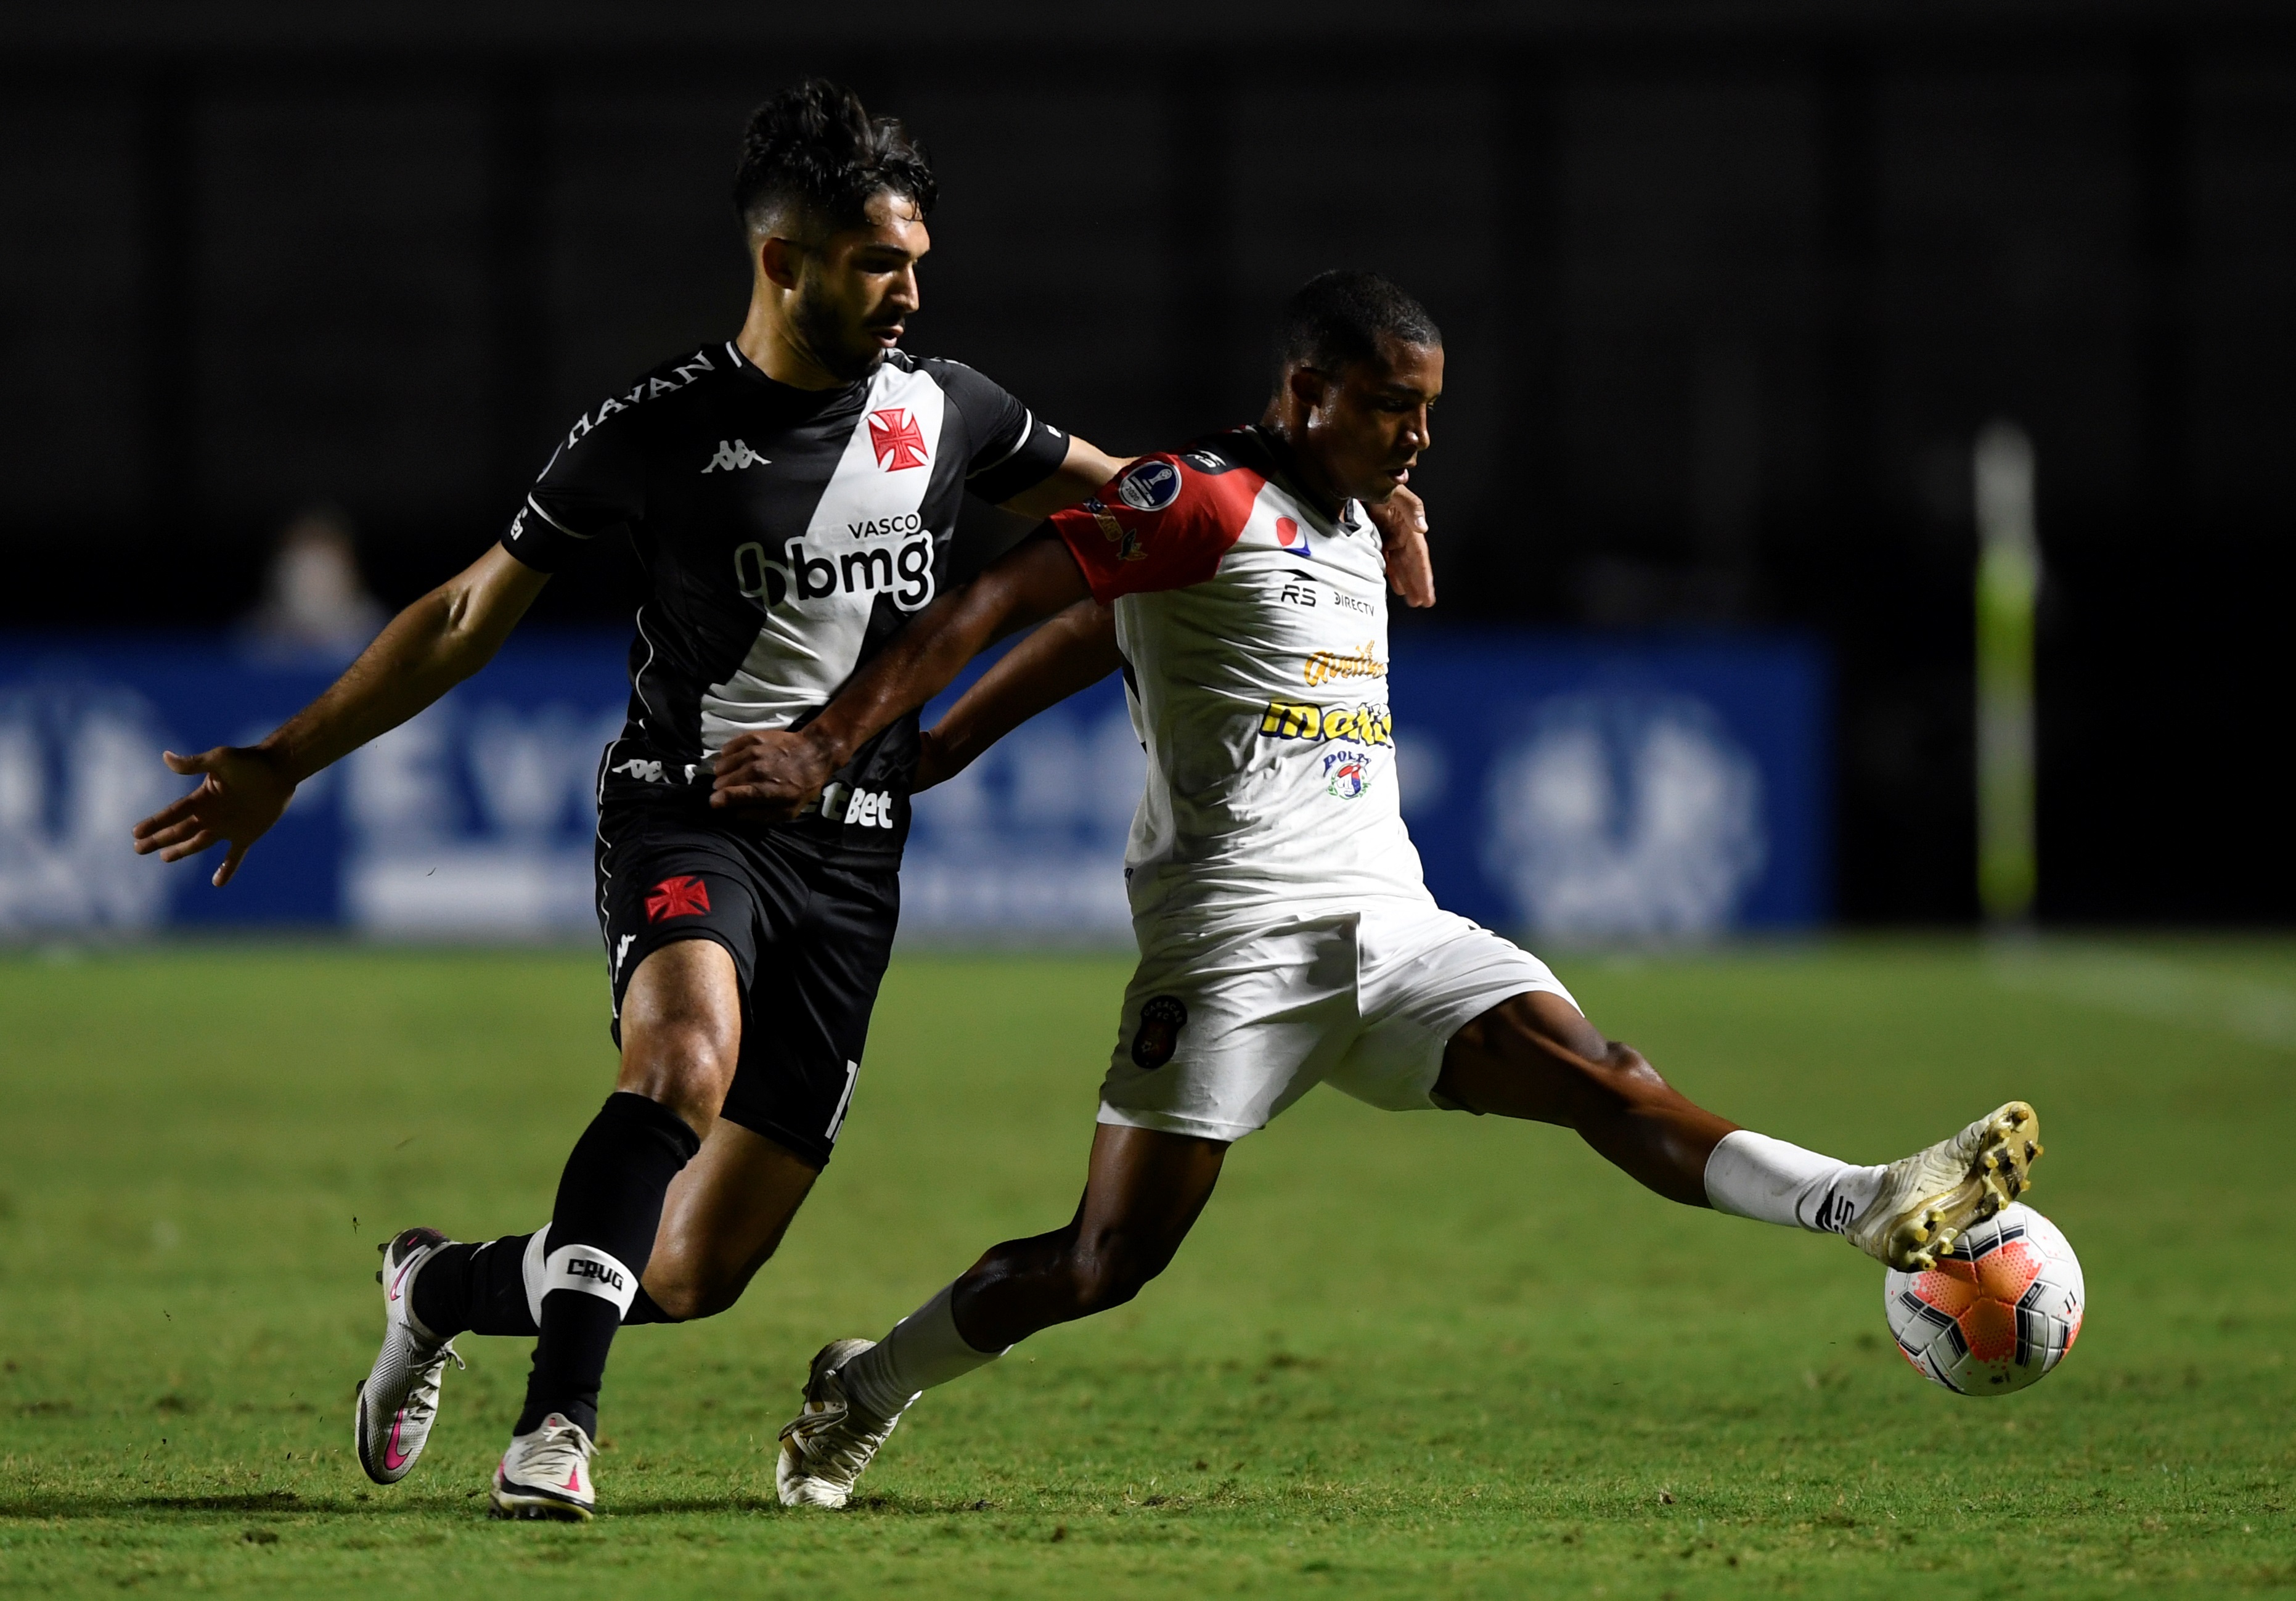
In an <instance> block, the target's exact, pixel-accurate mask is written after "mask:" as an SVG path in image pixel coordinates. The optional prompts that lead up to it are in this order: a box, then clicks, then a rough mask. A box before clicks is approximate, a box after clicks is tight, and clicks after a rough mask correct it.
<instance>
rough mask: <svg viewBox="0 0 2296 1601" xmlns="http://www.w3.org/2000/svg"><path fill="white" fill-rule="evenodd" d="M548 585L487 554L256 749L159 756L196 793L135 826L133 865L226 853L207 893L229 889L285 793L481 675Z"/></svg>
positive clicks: (397, 623) (409, 612)
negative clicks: (222, 847)
mask: <svg viewBox="0 0 2296 1601" xmlns="http://www.w3.org/2000/svg"><path fill="white" fill-rule="evenodd" d="M549 581H550V575H549V574H548V573H545V572H537V571H535V570H534V569H533V568H531V567H529V566H526V565H525V564H524V563H522V562H520V561H519V560H518V559H517V558H515V557H514V556H512V554H510V553H509V552H508V551H506V550H504V549H503V547H502V546H499V545H497V546H495V547H494V548H493V549H491V550H489V551H488V552H487V554H485V555H483V556H480V558H479V559H478V560H477V561H476V562H472V563H471V565H470V566H469V567H468V568H467V569H465V570H464V571H463V572H461V573H459V574H457V575H456V576H455V577H454V578H452V579H448V580H447V582H446V583H444V584H441V585H439V587H438V588H436V589H433V590H432V591H431V592H430V594H428V595H424V596H423V597H422V599H421V600H419V601H416V602H415V603H414V604H413V605H411V606H409V607H407V608H406V611H404V612H400V613H399V614H398V616H397V617H395V618H393V619H391V620H390V623H389V627H387V628H384V629H383V631H382V632H381V634H379V635H377V636H375V640H374V643H373V645H368V646H367V647H366V649H365V651H363V652H361V653H360V654H359V659H358V660H357V661H354V662H352V663H351V665H350V666H349V668H348V669H346V670H345V672H344V673H343V676H342V677H340V678H338V679H336V680H335V681H334V683H333V684H332V686H330V687H329V688H328V689H327V691H326V693H325V694H322V695H321V696H320V697H319V698H318V699H317V700H316V701H314V702H311V703H310V704H309V705H308V706H306V707H305V708H303V710H300V711H299V712H297V713H296V714H295V715H294V716H293V717H291V718H288V719H287V720H286V721H285V722H284V723H282V724H281V725H280V726H279V727H278V728H277V729H276V730H275V731H274V732H273V733H272V735H271V736H270V737H269V738H267V739H266V740H265V741H264V742H263V743H261V744H259V745H218V746H217V747H216V749H214V750H212V751H202V752H201V753H200V754H199V755H196V756H178V755H176V753H175V752H174V751H164V752H162V753H161V759H162V760H164V761H165V762H166V763H167V764H168V768H169V769H170V770H171V771H174V772H177V773H181V774H183V775H184V776H186V777H190V776H193V775H197V776H199V779H200V785H199V787H198V788H197V789H195V790H193V792H191V793H190V794H188V795H185V796H184V798H183V799H182V800H180V801H176V802H175V804H173V805H172V806H166V807H162V808H161V809H160V810H158V811H156V812H153V813H152V815H151V816H150V817H146V818H144V819H143V821H142V822H141V823H138V824H137V825H135V854H136V855H138V856H149V855H151V854H152V852H153V851H155V850H156V851H158V852H159V853H160V860H161V861H163V862H172V861H178V860H180V859H182V858H184V857H187V856H196V855H197V854H198V853H199V852H201V851H202V850H207V849H208V848H209V846H211V845H217V844H221V843H224V842H229V843H230V846H231V850H229V851H228V852H227V853H226V854H225V857H224V858H223V866H220V867H217V869H216V872H215V883H216V885H217V887H218V888H220V887H221V886H223V885H225V884H227V883H230V882H231V876H232V874H234V873H236V872H238V871H239V864H240V858H242V857H244V856H245V855H246V854H247V849H248V847H249V846H250V845H252V844H254V843H255V842H256V841H257V840H258V839H260V838H262V836H263V834H264V833H265V831H266V830H267V829H268V828H269V827H270V826H271V825H273V824H274V823H276V822H277V821H278V820H279V814H280V813H282V812H283V811H285V810H286V809H287V802H288V801H290V800H291V799H293V797H294V794H295V786H296V785H297V784H300V783H301V782H302V781H303V780H304V779H306V778H308V777H309V776H311V775H312V774H314V773H316V772H317V771H318V770H319V769H320V768H324V767H325V766H326V765H327V764H328V763H329V762H332V761H335V760H337V759H340V758H341V757H344V756H347V755H348V754H349V753H350V752H351V751H355V750H357V749H358V747H359V746H361V745H363V744H365V743H366V742H367V741H369V740H371V739H373V738H374V737H375V736H376V735H380V734H386V733H388V732H389V731H390V730H391V729H393V728H396V727H398V725H399V724H401V723H403V722H405V721H406V719H407V718H411V717H413V716H414V714H415V713H416V712H418V711H420V710H422V709H423V708H424V707H426V706H428V705H430V702H433V701H435V700H437V699H438V698H439V696H440V695H443V694H446V693H447V691H448V690H450V689H452V688H454V687H455V685H457V684H460V683H461V682H462V681H463V679H465V678H467V677H470V676H471V674H472V673H474V672H476V671H478V670H479V669H480V668H482V667H484V666H485V665H486V664H487V662H488V660H490V659H491V658H492V657H493V655H494V653H495V652H496V650H498V649H500V648H501V646H502V642H503V641H504V639H505V638H507V637H508V636H509V634H510V631H511V629H512V628H514V627H516V626H517V623H518V620H519V619H520V618H521V617H523V616H525V615H526V610H527V608H528V607H529V606H530V605H532V604H533V603H534V597H535V596H536V595H539V594H541V593H542V587H543V585H545V584H546V583H548V582H549Z"/></svg>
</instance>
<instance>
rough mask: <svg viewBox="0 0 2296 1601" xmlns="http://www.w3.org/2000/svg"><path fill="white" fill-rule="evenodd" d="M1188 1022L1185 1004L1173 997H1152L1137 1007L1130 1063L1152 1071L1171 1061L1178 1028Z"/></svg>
mask: <svg viewBox="0 0 2296 1601" xmlns="http://www.w3.org/2000/svg"><path fill="white" fill-rule="evenodd" d="M1187 1021H1188V1004H1187V1003H1186V1002H1185V1001H1184V1000H1182V999H1181V998H1179V997H1178V996H1177V995H1155V996H1151V997H1149V998H1148V1002H1147V1004H1146V1005H1145V1006H1142V1007H1141V1008H1140V1028H1139V1030H1138V1031H1137V1032H1136V1033H1135V1034H1134V1035H1133V1036H1132V1062H1133V1065H1134V1066H1136V1067H1140V1068H1144V1069H1145V1070H1146V1071H1149V1072H1154V1071H1156V1070H1157V1069H1158V1068H1160V1067H1161V1066H1163V1065H1164V1063H1167V1062H1169V1061H1170V1060H1171V1059H1172V1053H1173V1051H1175V1050H1176V1049H1177V1048H1178V1047H1179V1043H1180V1029H1181V1026H1182V1025H1183V1024H1185V1022H1187Z"/></svg>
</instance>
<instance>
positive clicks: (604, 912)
mask: <svg viewBox="0 0 2296 1601" xmlns="http://www.w3.org/2000/svg"><path fill="white" fill-rule="evenodd" d="M598 833H599V845H598V850H597V882H598V915H599V924H600V932H601V933H602V934H603V936H604V939H605V944H606V963H607V972H608V978H609V982H610V985H611V993H612V996H613V1006H614V1022H613V1035H614V1040H615V1043H616V1044H617V1045H619V1047H622V1054H623V1063H624V1071H625V1075H626V1077H633V1078H635V1079H638V1080H646V1079H648V1078H649V1077H654V1076H660V1074H663V1073H665V1072H674V1071H676V1067H675V1065H674V1064H675V1063H676V1059H677V1058H679V1057H681V1056H685V1055H692V1054H693V1053H696V1052H698V1053H700V1054H701V1055H703V1056H704V1057H706V1058H708V1059H709V1063H710V1068H709V1072H710V1075H711V1076H712V1077H714V1078H715V1079H717V1080H718V1081H717V1083H716V1084H715V1085H714V1093H715V1095H717V1096H722V1095H723V1094H724V1092H725V1083H724V1081H723V1080H724V1078H725V1077H726V1074H727V1073H728V1072H730V1069H731V1062H732V1060H733V1056H734V1053H737V1052H738V1050H739V1047H740V1040H741V1035H742V1023H743V1022H744V1021H745V1016H744V1012H745V1007H744V1000H743V998H744V995H745V993H746V991H747V990H748V989H749V986H750V981H751V979H752V976H753V973H754V971H755V965H756V957H757V940H758V920H759V919H758V907H759V902H760V900H761V899H767V898H770V897H771V896H772V895H773V894H774V893H775V891H776V886H775V885H774V884H773V883H769V882H766V881H765V879H764V877H763V876H762V875H761V874H760V873H759V871H758V864H757V863H756V862H755V861H753V860H752V859H751V856H750V852H748V851H746V850H743V849H742V846H741V845H740V843H739V842H735V841H734V840H732V839H730V838H727V837H726V836H725V835H724V834H723V833H720V832H719V831H716V830H713V829H710V828H708V827H706V826H700V825H695V824H694V823H693V822H692V821H691V820H690V819H688V818H686V817H684V816H682V815H681V814H679V813H677V812H676V811H673V810H671V809H668V808H664V807H659V806H654V807H638V806H632V807H610V808H608V809H607V810H606V811H605V812H604V813H603V815H602V816H601V817H600V819H599V829H598ZM624 1088H640V1086H639V1085H636V1084H626V1085H625V1086H624Z"/></svg>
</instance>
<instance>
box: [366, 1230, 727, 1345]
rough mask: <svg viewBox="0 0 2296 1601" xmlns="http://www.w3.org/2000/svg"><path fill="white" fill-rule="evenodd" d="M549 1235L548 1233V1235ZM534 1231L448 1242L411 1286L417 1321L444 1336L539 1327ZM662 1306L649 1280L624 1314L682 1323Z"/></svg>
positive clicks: (628, 1320)
mask: <svg viewBox="0 0 2296 1601" xmlns="http://www.w3.org/2000/svg"><path fill="white" fill-rule="evenodd" d="M533 1238H534V1236H532V1235H530V1234H511V1235H504V1236H503V1237H502V1238H501V1239H498V1240H480V1241H478V1242H477V1243H476V1244H462V1243H459V1242H458V1243H457V1244H452V1245H442V1246H440V1247H439V1252H438V1254H437V1255H435V1256H433V1257H432V1258H431V1259H430V1260H429V1261H427V1262H424V1263H423V1264H422V1272H420V1273H418V1274H416V1275H415V1276H414V1289H413V1290H411V1291H409V1292H408V1294H409V1296H410V1298H411V1299H412V1300H413V1301H414V1318H415V1321H416V1322H418V1323H420V1324H422V1326H423V1327H424V1328H427V1329H429V1330H430V1332H431V1333H432V1334H436V1335H438V1336H439V1338H440V1339H442V1340H444V1339H449V1338H451V1337H453V1336H454V1335H455V1334H528V1335H531V1334H536V1333H537V1332H539V1331H537V1328H536V1327H535V1323H534V1305H533V1303H532V1302H531V1301H529V1300H528V1299H527V1296H526V1252H527V1246H528V1244H529V1242H530V1241H532V1240H533ZM546 1238H547V1236H545V1239H546ZM684 1321H685V1319H684V1318H673V1317H671V1316H670V1315H669V1314H668V1312H666V1311H664V1310H662V1309H661V1304H660V1302H659V1301H655V1300H654V1298H653V1297H652V1296H651V1295H649V1294H647V1293H646V1289H645V1286H644V1285H639V1286H638V1293H637V1295H636V1296H635V1299H633V1300H632V1301H631V1302H630V1310H628V1311H627V1312H624V1313H623V1314H622V1326H624V1327H625V1328H627V1327H628V1326H630V1325H631V1324H633V1323H682V1322H684Z"/></svg>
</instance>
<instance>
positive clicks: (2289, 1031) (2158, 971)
mask: <svg viewBox="0 0 2296 1601" xmlns="http://www.w3.org/2000/svg"><path fill="white" fill-rule="evenodd" d="M1987 968H1988V970H1989V972H1990V973H1991V975H1992V977H1993V980H1994V981H1995V982H1996V983H1997V984H1999V985H2001V986H2002V987H2003V988H2004V989H2015V990H2021V991H2022V992H2024V993H2026V994H2029V995H2048V996H2054V997H2055V998H2059V999H2062V1000H2071V1001H2079V1002H2081V1003H2082V1004H2084V1005H2087V1006H2096V1007H2099V1008H2102V1009H2103V1010H2105V1011H2109V1012H2120V1013H2123V1014H2127V1015H2128V1016H2132V1017H2143V1018H2148V1019H2150V1020H2152V1021H2153V1022H2172V1023H2185V1024H2187V1025H2190V1026H2194V1027H2199V1028H2207V1029H2212V1030H2217V1031H2218V1032H2221V1033H2226V1034H2230V1035H2232V1036H2234V1037H2235V1039H2245V1040H2247V1041H2249V1042H2250V1043H2251V1044H2252V1045H2262V1046H2269V1047H2272V1048H2274V1049H2276V1050H2283V1051H2296V989H2283V988H2282V987H2280V986H2279V985H2276V984H2259V983H2256V982H2254V981H2251V980H2248V979H2235V978H2226V977H2225V976H2223V975H2222V974H2219V973H2210V972H2208V971H2206V970H2205V969H2202V968H2198V967H2193V966H2188V965H2185V964H2183V963H2180V962H2171V961H2167V960H2165V959H2163V958H2161V957H2159V956H2138V955H2136V954H2134V953H2132V952H2128V951H2119V950H2100V949H2098V948H2095V947H2094V946H2090V947H2079V946H2075V947H2071V948H2067V947H2063V946H2056V947H2046V946H2044V947H2040V948H2033V949H2028V950H1996V951H1994V952H1993V953H1991V956H1990V957H1989V961H1988V962H1987Z"/></svg>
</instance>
